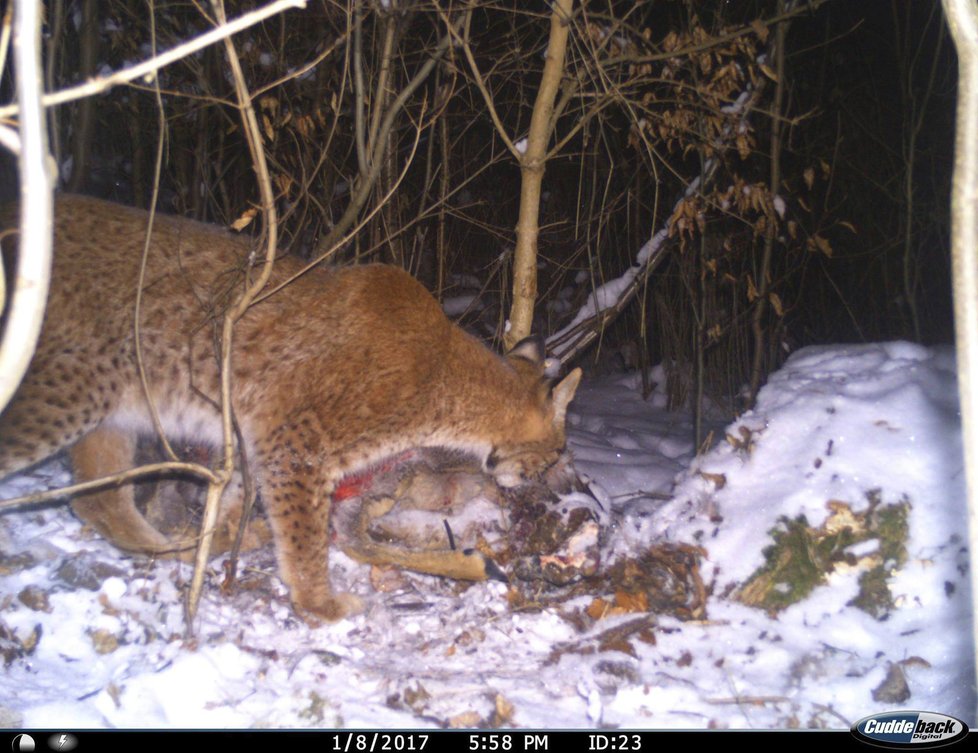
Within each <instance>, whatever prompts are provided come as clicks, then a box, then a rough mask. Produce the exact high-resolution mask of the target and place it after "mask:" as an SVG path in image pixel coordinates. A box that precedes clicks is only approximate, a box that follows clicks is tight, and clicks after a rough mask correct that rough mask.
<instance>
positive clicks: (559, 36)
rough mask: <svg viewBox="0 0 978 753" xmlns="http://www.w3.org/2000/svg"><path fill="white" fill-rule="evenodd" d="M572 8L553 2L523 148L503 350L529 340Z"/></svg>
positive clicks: (564, 0) (570, 0) (564, 1)
mask: <svg viewBox="0 0 978 753" xmlns="http://www.w3.org/2000/svg"><path fill="white" fill-rule="evenodd" d="M573 7H574V0H555V2H554V3H553V13H552V14H551V16H550V43H549V44H548V46H547V61H546V63H544V66H543V77H542V78H541V80H540V90H539V91H538V92H537V99H536V102H535V103H534V105H533V115H532V117H531V118H530V132H529V133H528V134H527V139H526V150H525V151H524V152H523V156H522V159H521V160H520V170H521V171H522V176H523V181H522V185H521V186H520V215H519V221H518V222H517V224H516V251H515V253H514V255H513V304H512V307H511V308H510V313H509V329H508V331H507V332H506V333H505V335H504V336H503V342H504V343H505V345H506V347H507V348H511V347H513V346H514V345H515V344H516V343H518V342H519V341H520V340H522V339H523V338H524V337H528V336H529V335H530V330H531V329H532V328H533V306H534V304H535V303H536V297H537V238H538V236H539V235H540V189H541V186H542V184H543V173H544V170H545V168H546V164H547V148H548V146H549V144H550V137H551V135H552V134H553V131H554V126H555V125H556V124H555V122H554V119H553V112H554V101H555V100H556V98H557V91H558V89H559V88H560V81H561V78H562V77H563V74H564V57H565V53H566V51H567V36H568V34H569V33H570V16H571V10H572V9H573Z"/></svg>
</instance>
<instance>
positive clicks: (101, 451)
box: [71, 426, 175, 554]
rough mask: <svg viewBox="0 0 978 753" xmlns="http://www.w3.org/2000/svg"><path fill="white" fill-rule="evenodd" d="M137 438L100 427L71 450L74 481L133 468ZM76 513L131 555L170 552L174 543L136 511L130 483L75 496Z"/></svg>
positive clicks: (73, 501)
mask: <svg viewBox="0 0 978 753" xmlns="http://www.w3.org/2000/svg"><path fill="white" fill-rule="evenodd" d="M135 452H136V439H135V437H133V436H132V435H131V434H127V433H125V432H121V431H118V430H116V429H110V428H107V427H105V426H100V427H99V428H97V429H96V430H95V431H93V432H91V433H90V434H88V435H86V436H85V437H83V438H82V439H81V440H79V441H78V442H77V443H76V444H75V446H74V447H73V448H72V449H71V462H72V465H73V466H74V469H75V478H76V480H77V481H90V480H92V479H96V478H102V477H103V476H111V475H112V474H113V473H119V472H120V471H127V470H129V469H130V468H132V467H133V463H134V457H135ZM71 508H72V509H73V510H74V511H75V514H76V515H77V516H78V517H79V518H81V519H82V520H83V521H84V522H85V523H88V524H89V525H90V526H92V527H94V528H95V529H96V530H97V531H98V532H99V533H100V534H102V535H103V536H104V537H105V538H106V539H108V540H109V541H110V542H111V543H112V544H114V545H115V546H117V547H119V548H120V549H125V550H126V551H130V552H140V553H144V554H146V553H149V554H162V553H167V552H173V551H174V549H175V547H174V543H173V542H171V541H170V540H169V539H167V538H166V537H165V536H164V535H163V534H161V533H160V532H159V531H158V530H156V529H155V528H154V527H153V526H151V525H150V524H149V523H148V522H147V521H146V518H144V517H143V515H142V513H140V512H139V510H138V509H136V503H135V500H134V495H133V486H132V484H123V485H122V486H117V487H110V488H107V489H102V490H100V491H96V492H91V493H89V494H84V495H81V496H79V497H76V498H75V499H74V500H72V502H71Z"/></svg>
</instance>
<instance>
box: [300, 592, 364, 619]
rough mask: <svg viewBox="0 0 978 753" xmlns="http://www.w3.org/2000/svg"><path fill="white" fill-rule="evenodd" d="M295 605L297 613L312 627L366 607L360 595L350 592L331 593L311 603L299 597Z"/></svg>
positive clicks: (353, 613) (348, 615)
mask: <svg viewBox="0 0 978 753" xmlns="http://www.w3.org/2000/svg"><path fill="white" fill-rule="evenodd" d="M293 606H294V608H295V611H296V614H298V615H299V617H301V618H302V620H303V621H304V622H305V623H306V624H307V625H309V626H310V627H318V626H319V625H322V624H324V623H327V622H336V621H337V620H342V619H343V618H344V617H352V616H353V615H357V614H360V613H361V612H363V608H364V605H363V601H362V600H361V599H360V597H359V596H354V595H353V594H348V593H340V594H330V595H329V596H326V597H321V598H319V599H316V600H315V601H314V602H311V603H310V602H304V601H299V600H298V599H297V600H295V601H294V602H293Z"/></svg>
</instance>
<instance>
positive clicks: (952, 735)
mask: <svg viewBox="0 0 978 753" xmlns="http://www.w3.org/2000/svg"><path fill="white" fill-rule="evenodd" d="M849 731H850V732H852V734H853V735H855V737H856V738H857V739H859V740H862V741H863V742H864V743H869V744H871V745H879V746H882V747H884V748H936V747H937V746H938V745H950V744H951V743H955V742H957V741H958V740H961V739H963V738H964V736H965V735H967V734H968V725H966V724H965V723H964V722H962V721H961V720H960V719H955V718H954V717H953V716H948V715H947V714H935V713H933V712H930V711H888V712H886V713H884V714H873V716H867V717H866V718H865V719H860V720H859V721H858V722H856V723H855V724H853V725H852V727H851V728H850V730H849Z"/></svg>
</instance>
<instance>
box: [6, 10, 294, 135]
mask: <svg viewBox="0 0 978 753" xmlns="http://www.w3.org/2000/svg"><path fill="white" fill-rule="evenodd" d="M305 7H306V0H275V2H273V3H270V4H268V5H266V6H265V7H263V8H259V9H258V10H253V11H251V12H250V13H245V14H244V15H243V16H239V17H238V18H236V19H234V20H233V21H228V22H227V23H226V24H222V25H221V26H218V27H217V28H215V29H213V30H211V31H209V32H207V33H206V34H201V35H200V36H199V37H195V38H194V39H191V40H190V41H189V42H185V43H184V44H181V45H179V46H177V47H174V48H173V49H172V50H170V51H168V52H164V53H162V54H160V55H154V56H153V57H151V58H150V59H149V60H146V61H144V62H142V63H139V64H138V65H134V66H132V67H131V68H123V69H122V70H120V71H116V72H115V73H112V74H110V75H108V76H99V77H98V78H94V79H92V80H90V81H86V82H85V83H84V84H79V85H78V86H72V87H71V88H68V89H62V90H61V91H59V92H54V93H52V94H46V95H44V97H43V98H42V100H41V104H43V105H44V107H52V106H53V105H61V104H64V103H65V102H72V101H74V100H76V99H81V98H82V97H90V96H92V95H93V94H100V93H101V92H104V91H106V90H108V89H111V88H112V87H114V86H118V85H119V84H124V83H126V82H128V81H134V80H136V79H137V78H142V77H143V76H152V75H153V74H155V72H156V71H157V70H159V69H160V68H163V67H164V66H167V65H169V64H170V63H174V62H176V61H177V60H180V59H181V58H185V57H187V56H188V55H192V54H193V53H195V52H197V51H198V50H202V49H204V48H205V47H207V46H209V45H212V44H214V42H218V41H220V40H222V39H227V38H228V37H230V36H231V35H233V34H237V33H238V32H239V31H243V30H244V29H247V28H249V27H251V26H254V25H255V24H258V23H261V22H262V21H264V20H265V19H266V18H269V17H271V16H274V15H276V14H278V13H281V12H282V11H284V10H288V9H290V8H305ZM19 114H20V107H19V106H18V105H8V106H6V107H0V119H3V118H12V117H15V116H17V115H19Z"/></svg>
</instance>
